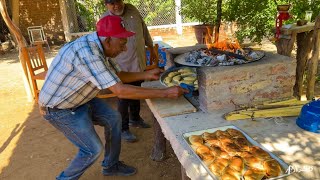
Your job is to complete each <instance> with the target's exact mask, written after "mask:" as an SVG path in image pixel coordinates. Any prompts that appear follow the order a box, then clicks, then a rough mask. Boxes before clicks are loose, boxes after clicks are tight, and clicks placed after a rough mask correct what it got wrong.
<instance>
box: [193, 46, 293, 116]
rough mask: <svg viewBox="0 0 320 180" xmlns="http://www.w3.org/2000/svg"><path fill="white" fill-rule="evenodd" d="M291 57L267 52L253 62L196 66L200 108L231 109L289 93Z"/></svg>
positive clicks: (291, 93) (291, 68) (290, 86)
mask: <svg viewBox="0 0 320 180" xmlns="http://www.w3.org/2000/svg"><path fill="white" fill-rule="evenodd" d="M295 70H296V63H295V60H293V59H292V58H289V57H285V56H281V55H277V54H273V53H268V52H266V57H265V58H264V59H263V60H261V61H257V62H254V63H249V64H246V65H240V66H221V67H211V68H210V67H207V68H199V69H198V74H199V86H200V88H199V93H200V96H199V102H200V107H201V109H202V110H206V111H212V110H217V109H225V108H227V109H230V108H233V109H235V108H236V107H237V106H238V107H239V106H247V107H250V106H254V105H255V104H261V103H262V102H263V101H270V100H275V99H284V98H289V97H291V96H292V95H293V86H294V82H295V75H294V74H295Z"/></svg>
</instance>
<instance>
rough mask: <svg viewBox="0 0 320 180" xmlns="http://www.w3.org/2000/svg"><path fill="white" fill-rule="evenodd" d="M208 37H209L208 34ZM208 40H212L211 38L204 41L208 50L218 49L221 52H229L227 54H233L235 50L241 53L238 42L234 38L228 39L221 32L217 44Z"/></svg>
mask: <svg viewBox="0 0 320 180" xmlns="http://www.w3.org/2000/svg"><path fill="white" fill-rule="evenodd" d="M208 35H209V36H210V33H209V34H208ZM208 39H213V37H210V38H206V39H205V43H206V45H207V48H208V49H210V48H215V49H219V50H221V51H229V52H233V53H235V52H236V51H237V50H240V51H243V50H242V48H241V46H240V43H239V42H238V40H237V39H236V38H235V37H231V38H230V37H229V36H228V35H227V34H226V33H225V32H224V31H222V30H220V33H219V38H218V39H219V40H218V42H214V43H212V42H210V41H209V40H208Z"/></svg>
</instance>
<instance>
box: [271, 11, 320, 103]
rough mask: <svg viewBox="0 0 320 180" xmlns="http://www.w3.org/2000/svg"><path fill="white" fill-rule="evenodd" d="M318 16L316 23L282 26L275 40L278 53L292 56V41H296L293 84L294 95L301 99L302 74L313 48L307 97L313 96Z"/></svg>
mask: <svg viewBox="0 0 320 180" xmlns="http://www.w3.org/2000/svg"><path fill="white" fill-rule="evenodd" d="M319 28H320V16H318V17H317V19H316V23H308V24H306V25H303V26H297V25H293V26H292V27H291V28H289V29H285V28H282V29H281V35H280V39H278V40H277V41H276V46H277V52H278V54H281V55H285V56H292V50H293V47H294V43H295V42H296V43H297V55H296V59H297V69H296V83H295V86H294V95H295V96H297V97H298V98H299V99H301V96H302V91H303V75H304V73H305V69H306V66H307V60H308V59H309V57H308V56H309V54H310V52H311V50H312V49H313V53H312V57H311V60H310V63H309V64H308V73H307V83H308V85H307V99H309V100H310V99H312V98H313V96H314V84H315V78H316V71H317V64H318V58H319V46H320V45H319V42H320V40H319V39H320V34H319Z"/></svg>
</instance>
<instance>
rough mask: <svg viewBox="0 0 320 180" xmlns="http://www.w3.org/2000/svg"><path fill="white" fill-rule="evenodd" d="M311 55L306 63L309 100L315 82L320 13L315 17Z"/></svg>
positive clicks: (312, 93)
mask: <svg viewBox="0 0 320 180" xmlns="http://www.w3.org/2000/svg"><path fill="white" fill-rule="evenodd" d="M312 45H313V49H312V57H311V59H310V63H309V64H308V73H307V83H308V84H307V99H308V100H311V99H312V98H313V97H314V86H315V82H316V74H317V67H318V61H319V51H320V15H319V16H317V18H316V23H315V25H314V31H313V37H312Z"/></svg>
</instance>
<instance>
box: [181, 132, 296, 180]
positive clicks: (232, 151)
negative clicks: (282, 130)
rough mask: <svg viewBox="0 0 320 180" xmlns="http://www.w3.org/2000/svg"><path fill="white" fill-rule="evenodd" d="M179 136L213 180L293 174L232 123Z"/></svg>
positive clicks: (266, 177)
mask: <svg viewBox="0 0 320 180" xmlns="http://www.w3.org/2000/svg"><path fill="white" fill-rule="evenodd" d="M183 137H184V139H185V140H186V142H187V143H188V145H189V146H190V148H191V149H192V152H193V153H195V154H196V156H197V158H198V159H199V160H200V161H201V163H202V164H203V166H204V167H205V169H206V170H207V171H208V173H209V174H210V175H211V176H212V178H213V179H216V180H262V179H263V180H264V179H268V180H273V179H280V178H283V177H285V176H289V175H290V174H292V173H293V172H290V168H289V166H288V164H286V163H285V162H283V161H282V160H281V159H280V158H278V157H277V156H275V155H274V154H272V153H271V152H269V151H268V150H267V149H265V148H264V147H263V146H262V145H261V144H259V143H258V142H256V141H255V140H253V139H252V138H251V137H250V136H248V135H247V134H246V133H245V132H243V131H242V130H241V129H239V128H238V127H236V126H223V127H219V128H212V129H206V130H201V131H194V132H188V133H185V134H183ZM288 170H289V171H288Z"/></svg>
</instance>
